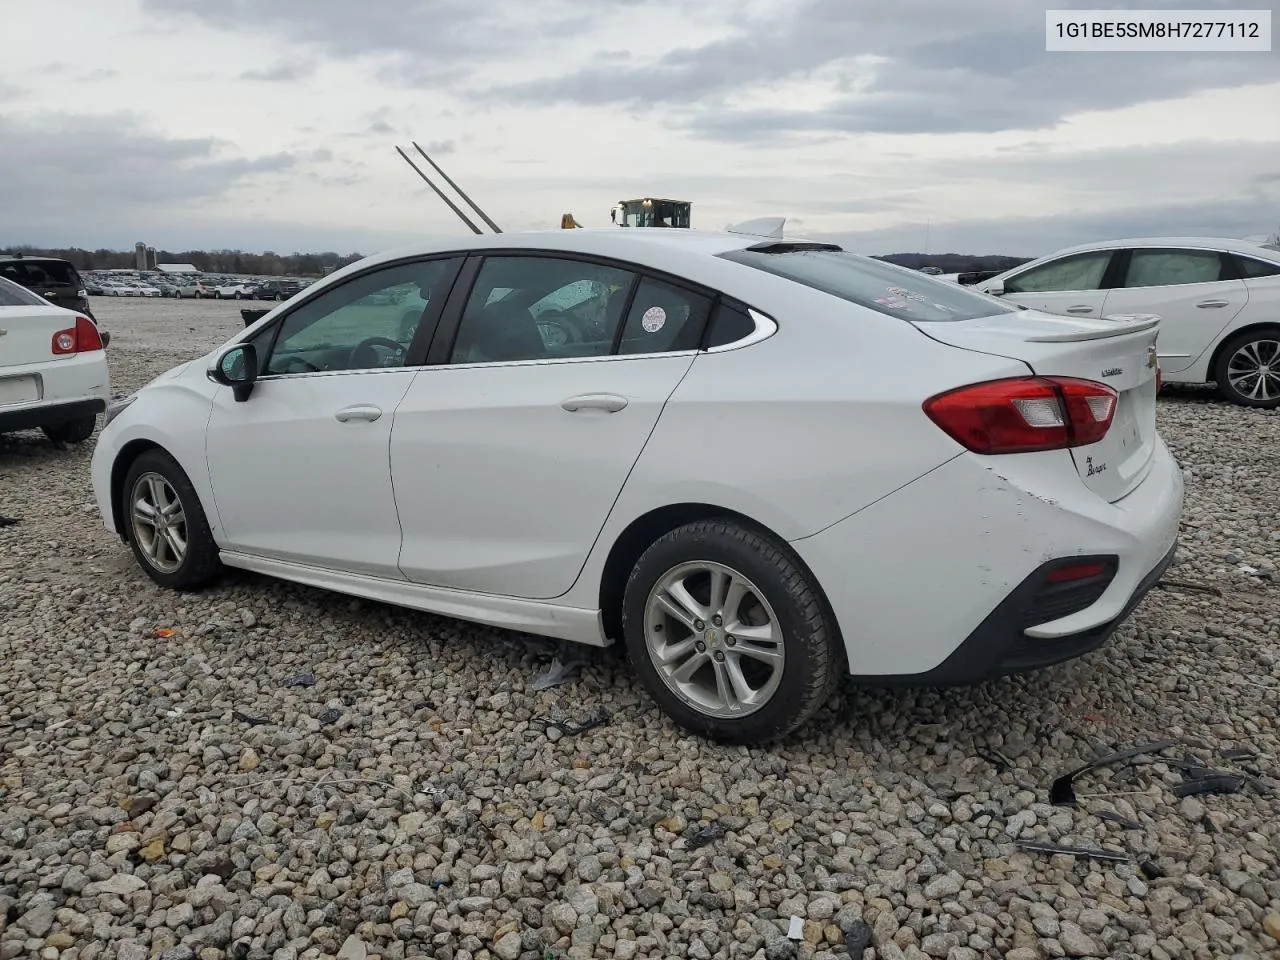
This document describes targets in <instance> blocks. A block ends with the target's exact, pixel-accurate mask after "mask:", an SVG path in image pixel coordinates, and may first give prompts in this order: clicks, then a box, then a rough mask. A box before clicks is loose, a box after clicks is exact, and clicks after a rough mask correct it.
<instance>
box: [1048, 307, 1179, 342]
mask: <svg viewBox="0 0 1280 960" xmlns="http://www.w3.org/2000/svg"><path fill="white" fill-rule="evenodd" d="M1102 319H1103V320H1105V321H1109V322H1111V323H1114V324H1115V326H1114V327H1112V328H1110V329H1107V328H1094V329H1091V330H1067V331H1064V332H1062V333H1042V334H1040V335H1039V336H1035V337H1027V340H1026V342H1027V343H1080V342H1082V341H1085V340H1106V339H1107V338H1108V337H1124V336H1128V335H1129V334H1131V333H1142V332H1143V331H1145V330H1154V329H1155V328H1156V327H1158V326H1159V325H1160V318H1159V317H1158V316H1157V315H1156V314H1154V313H1113V314H1109V315H1108V316H1105V317H1103V318H1102Z"/></svg>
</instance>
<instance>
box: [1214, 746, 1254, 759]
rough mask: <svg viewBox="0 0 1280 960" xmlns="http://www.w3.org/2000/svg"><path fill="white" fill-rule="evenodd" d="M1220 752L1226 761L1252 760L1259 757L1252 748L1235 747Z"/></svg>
mask: <svg viewBox="0 0 1280 960" xmlns="http://www.w3.org/2000/svg"><path fill="white" fill-rule="evenodd" d="M1220 752H1221V755H1222V759H1224V760H1252V759H1254V758H1255V757H1257V755H1258V751H1257V750H1254V749H1253V748H1252V747H1233V748H1231V749H1229V750H1222V751H1220Z"/></svg>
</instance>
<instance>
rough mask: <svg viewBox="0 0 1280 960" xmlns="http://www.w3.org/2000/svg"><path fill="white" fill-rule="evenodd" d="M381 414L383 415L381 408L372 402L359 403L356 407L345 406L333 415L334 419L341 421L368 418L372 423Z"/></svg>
mask: <svg viewBox="0 0 1280 960" xmlns="http://www.w3.org/2000/svg"><path fill="white" fill-rule="evenodd" d="M380 416H382V410H381V408H379V407H375V406H374V405H373V404H371V403H358V404H356V405H355V406H354V407H343V408H342V409H341V410H339V411H338V412H337V413H335V414H334V415H333V419H335V420H337V421H338V422H339V423H347V422H348V421H350V420H367V421H368V422H369V423H372V422H373V421H374V420H377V419H378V418H379V417H380Z"/></svg>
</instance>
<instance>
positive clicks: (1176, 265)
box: [1124, 250, 1225, 287]
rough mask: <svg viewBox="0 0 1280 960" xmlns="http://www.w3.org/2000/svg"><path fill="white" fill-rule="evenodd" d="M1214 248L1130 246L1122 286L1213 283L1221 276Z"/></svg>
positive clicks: (1222, 266)
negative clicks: (1157, 248) (1168, 248)
mask: <svg viewBox="0 0 1280 960" xmlns="http://www.w3.org/2000/svg"><path fill="white" fill-rule="evenodd" d="M1224 266H1225V264H1224V263H1223V259H1222V257H1221V256H1220V255H1219V254H1218V252H1217V251H1216V250H1134V251H1133V253H1132V255H1131V256H1130V258H1129V269H1128V270H1127V271H1126V272H1125V277H1124V285H1125V286H1126V287H1167V286H1174V285H1177V284H1182V283H1213V282H1214V281H1217V280H1221V279H1222V276H1223V268H1224Z"/></svg>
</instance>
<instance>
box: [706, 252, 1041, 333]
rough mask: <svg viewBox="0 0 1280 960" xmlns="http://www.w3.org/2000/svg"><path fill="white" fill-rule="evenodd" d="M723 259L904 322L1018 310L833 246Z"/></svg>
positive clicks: (731, 254) (737, 254) (732, 255)
mask: <svg viewBox="0 0 1280 960" xmlns="http://www.w3.org/2000/svg"><path fill="white" fill-rule="evenodd" d="M774 251H777V252H774ZM720 256H721V257H722V258H723V259H725V260H732V261H733V262H734V263H741V264H744V265H746V266H748V267H754V268H756V269H757V270H763V271H765V272H766V273H772V274H774V275H776V276H779V277H785V278H786V279H788V280H794V281H795V282H796V283H800V284H803V285H804V286H806V287H811V288H813V289H814V290H821V291H822V292H823V293H829V294H831V295H832V296H833V297H839V298H840V299H842V300H848V301H849V302H850V303H856V304H858V306H860V307H866V308H867V309H868V310H875V311H876V312H877V313H883V314H886V315H888V316H891V317H901V318H902V319H903V320H910V321H915V322H921V321H923V322H942V321H955V320H976V319H977V318H979V317H992V316H996V315H998V314H1002V313H1013V312H1014V311H1015V309H1016V308H1015V307H1011V306H1009V305H1007V304H1003V303H1000V302H999V301H997V300H995V299H993V298H991V297H988V296H986V295H985V294H981V293H977V292H975V291H972V290H969V289H968V288H966V287H962V286H959V285H958V284H954V283H951V282H950V281H948V280H939V279H937V278H936V277H931V276H929V275H928V274H923V273H920V272H919V271H916V270H908V269H907V268H905V267H899V266H895V265H894V264H892V263H885V262H884V261H882V260H873V259H872V258H870V257H863V256H858V255H857V254H853V253H849V252H847V251H845V250H841V249H840V248H839V247H837V246H834V245H831V244H797V243H786V242H779V243H772V244H761V245H759V246H758V247H756V248H752V247H747V248H746V249H744V250H733V251H730V252H728V253H722V254H720Z"/></svg>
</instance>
